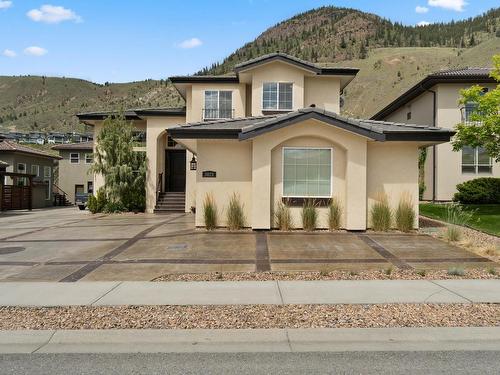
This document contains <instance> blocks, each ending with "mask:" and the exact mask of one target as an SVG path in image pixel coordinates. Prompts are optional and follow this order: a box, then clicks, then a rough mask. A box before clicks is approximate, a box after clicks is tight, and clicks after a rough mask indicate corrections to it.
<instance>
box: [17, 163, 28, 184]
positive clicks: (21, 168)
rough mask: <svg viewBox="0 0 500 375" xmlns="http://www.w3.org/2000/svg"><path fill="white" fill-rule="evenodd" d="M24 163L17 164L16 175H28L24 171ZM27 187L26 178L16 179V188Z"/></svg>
mask: <svg viewBox="0 0 500 375" xmlns="http://www.w3.org/2000/svg"><path fill="white" fill-rule="evenodd" d="M26 168H27V167H26V163H17V173H28V171H27V170H26ZM26 185H28V180H27V179H26V177H17V186H26Z"/></svg>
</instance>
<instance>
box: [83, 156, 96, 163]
mask: <svg viewBox="0 0 500 375" xmlns="http://www.w3.org/2000/svg"><path fill="white" fill-rule="evenodd" d="M93 162H94V154H85V164H92V163H93Z"/></svg>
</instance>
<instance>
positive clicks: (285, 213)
mask: <svg viewBox="0 0 500 375" xmlns="http://www.w3.org/2000/svg"><path fill="white" fill-rule="evenodd" d="M274 220H275V223H276V227H278V229H279V230H283V231H289V230H290V229H292V225H293V223H292V212H291V210H290V207H289V206H288V204H287V203H283V202H278V204H277V205H276V210H275V212H274Z"/></svg>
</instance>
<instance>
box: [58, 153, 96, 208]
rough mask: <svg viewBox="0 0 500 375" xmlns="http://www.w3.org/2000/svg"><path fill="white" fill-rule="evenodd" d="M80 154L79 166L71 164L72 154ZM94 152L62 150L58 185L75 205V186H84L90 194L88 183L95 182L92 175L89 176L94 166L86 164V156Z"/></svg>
mask: <svg viewBox="0 0 500 375" xmlns="http://www.w3.org/2000/svg"><path fill="white" fill-rule="evenodd" d="M73 153H78V154H80V162H79V163H78V164H71V163H70V154H73ZM91 153H92V150H71V151H70V150H61V151H59V155H60V156H61V157H62V159H61V160H59V173H58V181H57V185H58V186H59V188H61V189H62V190H63V191H64V192H66V194H67V197H68V200H69V201H70V202H71V203H75V185H83V189H84V192H85V193H88V190H87V188H88V184H87V183H88V181H93V176H92V174H89V170H90V167H91V166H92V164H87V163H85V155H86V154H91Z"/></svg>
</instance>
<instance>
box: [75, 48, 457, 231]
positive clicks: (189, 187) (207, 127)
mask: <svg viewBox="0 0 500 375" xmlns="http://www.w3.org/2000/svg"><path fill="white" fill-rule="evenodd" d="M357 73H358V69H354V68H331V67H323V66H320V65H317V64H313V63H310V62H307V61H303V60H299V59H297V58H295V57H292V56H288V55H285V54H281V53H274V54H270V55H265V56H261V57H259V58H256V59H253V60H250V61H247V62H245V63H242V64H239V65H237V66H236V67H235V69H234V74H232V75H225V76H186V77H171V78H170V80H171V82H172V83H173V84H174V86H175V88H176V89H177V90H178V91H179V93H180V94H181V95H182V97H183V98H184V99H185V100H186V108H185V109H181V108H178V109H173V108H170V109H141V110H130V111H126V112H125V117H126V118H127V119H128V120H130V121H133V123H134V124H135V126H136V128H137V129H138V130H143V131H144V130H145V131H146V154H147V160H148V173H147V185H146V209H147V211H148V212H153V211H154V210H155V207H156V208H157V210H161V209H169V208H171V209H182V210H183V211H186V212H188V211H189V210H190V208H191V207H192V206H193V207H196V219H195V221H196V225H197V226H203V225H204V222H203V201H204V199H205V197H206V195H207V194H212V195H213V197H214V199H215V201H216V203H217V206H218V210H219V214H220V224H221V225H224V224H225V209H226V206H227V202H228V200H229V198H230V196H231V195H232V194H233V193H237V194H238V195H239V197H240V199H241V202H242V203H243V205H244V212H245V216H246V220H247V225H248V226H249V227H251V228H253V229H270V228H272V227H273V225H274V223H273V211H274V208H275V206H276V204H277V203H278V202H279V201H282V200H286V201H287V202H289V203H290V204H291V205H292V206H294V207H293V208H292V215H293V222H294V225H295V226H296V227H301V219H300V211H301V207H302V205H303V203H304V201H305V200H306V199H315V201H316V204H318V206H321V207H320V208H319V211H320V212H319V223H318V224H319V227H323V228H324V227H327V220H326V218H327V216H326V213H327V208H326V207H325V205H326V204H327V203H328V200H329V199H330V198H332V197H338V198H339V199H340V200H341V202H342V206H343V211H344V215H343V227H344V228H346V229H348V230H365V229H366V228H367V227H369V226H370V225H371V223H370V222H369V220H368V212H369V209H370V207H371V205H372V204H373V202H374V201H375V199H376V198H377V196H378V194H379V193H380V192H386V193H387V194H388V195H389V198H390V202H391V204H392V206H393V207H394V206H396V205H397V202H398V201H399V199H400V197H401V196H402V195H403V194H405V193H409V194H411V196H412V197H413V203H414V207H415V211H416V212H417V213H418V167H417V159H418V150H419V147H424V146H429V145H434V144H439V143H443V142H448V141H449V140H450V137H451V136H452V135H453V132H452V131H450V130H447V129H438V128H435V127H432V126H412V125H406V124H395V123H390V124H388V123H384V122H378V121H371V120H354V119H348V118H344V117H342V116H340V115H339V114H338V113H339V112H340V96H341V94H342V90H343V89H344V88H345V87H346V86H347V85H348V84H349V82H351V81H352V80H353V79H354V78H355V76H356V74H357ZM110 114H111V115H112V113H110V112H94V113H85V114H80V115H78V117H79V118H80V120H81V121H83V122H85V123H86V124H88V125H93V126H94V132H95V133H94V134H96V133H98V132H99V131H100V129H101V127H102V121H103V120H104V119H105V118H106V117H107V116H109V115H110ZM429 125H431V124H429ZM94 138H95V137H94ZM102 183H103V179H102V176H95V184H94V188H98V187H99V186H101V185H102ZM184 192H185V197H183V199H184V200H183V201H182V204H181V205H179V202H178V201H176V197H179V196H183V193H184Z"/></svg>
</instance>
